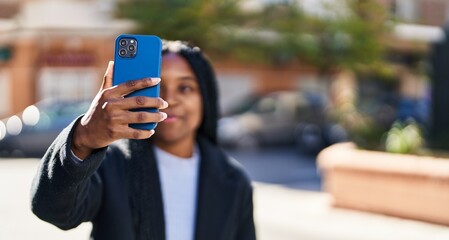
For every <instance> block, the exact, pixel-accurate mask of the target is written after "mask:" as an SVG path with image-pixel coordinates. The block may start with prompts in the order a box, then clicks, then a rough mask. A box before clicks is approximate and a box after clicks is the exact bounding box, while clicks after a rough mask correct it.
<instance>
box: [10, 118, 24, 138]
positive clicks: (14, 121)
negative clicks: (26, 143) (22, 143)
mask: <svg viewBox="0 0 449 240" xmlns="http://www.w3.org/2000/svg"><path fill="white" fill-rule="evenodd" d="M6 131H7V132H8V133H9V134H11V135H19V134H20V132H22V121H21V120H20V118H19V117H17V116H16V115H14V116H12V117H10V118H9V119H8V122H6Z"/></svg>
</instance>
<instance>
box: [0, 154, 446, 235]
mask: <svg viewBox="0 0 449 240" xmlns="http://www.w3.org/2000/svg"><path fill="white" fill-rule="evenodd" d="M37 164H38V161H37V160H35V159H28V160H19V159H15V160H5V159H0V189H1V192H2V195H1V197H0V239H2V240H16V239H17V240H24V239H46V240H47V239H48V240H59V239H64V240H75V239H76V240H80V239H88V235H89V232H90V228H91V225H90V224H82V225H81V226H80V227H78V228H77V229H74V230H70V231H66V232H65V231H61V230H59V229H58V228H56V227H53V226H52V225H50V224H47V223H45V222H42V221H41V220H39V219H38V218H37V217H35V216H34V215H33V214H32V213H31V211H30V210H29V189H30V184H31V180H32V178H33V175H34V173H35V172H36V167H37ZM329 201H330V199H329V196H328V195H327V194H326V193H321V192H307V191H299V190H294V189H289V188H285V187H280V186H277V185H267V184H261V183H255V193H254V205H255V218H256V227H257V233H258V239H259V240H449V227H444V226H439V225H432V224H427V223H422V222H417V221H410V220H403V219H397V218H392V217H386V216H382V215H374V214H369V213H363V212H356V211H349V210H343V209H335V208H332V207H330V204H329ZM448 204H449V203H448Z"/></svg>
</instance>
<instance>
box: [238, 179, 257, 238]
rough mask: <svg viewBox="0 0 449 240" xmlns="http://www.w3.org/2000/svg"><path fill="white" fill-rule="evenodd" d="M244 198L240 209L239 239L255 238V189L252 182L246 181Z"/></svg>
mask: <svg viewBox="0 0 449 240" xmlns="http://www.w3.org/2000/svg"><path fill="white" fill-rule="evenodd" d="M242 196H243V199H242V204H241V209H240V213H241V214H240V221H239V226H238V230H237V238H236V239H237V240H255V239H256V230H255V227H254V216H253V215H254V214H253V189H252V186H251V183H250V182H249V180H248V182H246V183H245V186H244V191H243V195H242Z"/></svg>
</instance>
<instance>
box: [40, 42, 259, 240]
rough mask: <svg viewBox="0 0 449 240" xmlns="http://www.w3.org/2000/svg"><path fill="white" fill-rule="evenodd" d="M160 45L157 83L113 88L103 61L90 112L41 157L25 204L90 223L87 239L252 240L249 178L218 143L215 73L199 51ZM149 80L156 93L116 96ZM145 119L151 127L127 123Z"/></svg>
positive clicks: (50, 216)
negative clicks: (158, 93) (150, 110)
mask: <svg viewBox="0 0 449 240" xmlns="http://www.w3.org/2000/svg"><path fill="white" fill-rule="evenodd" d="M162 49H163V50H162V56H163V57H162V69H161V77H162V80H161V79H159V78H151V79H148V78H145V79H140V80H135V79H132V80H135V81H134V82H133V83H134V84H127V83H126V82H124V83H121V84H119V85H118V86H117V87H113V86H112V78H113V76H112V69H113V62H111V63H110V64H109V67H108V69H107V71H106V74H105V80H104V82H103V86H102V87H101V89H100V91H99V93H98V95H97V96H96V97H95V98H94V100H93V101H92V104H91V107H90V109H89V110H88V111H87V113H86V114H85V115H84V116H83V117H82V118H78V119H77V120H75V121H74V122H72V124H70V125H69V126H68V127H67V128H66V129H64V130H63V131H62V132H61V133H60V135H59V136H58V137H57V138H56V140H55V141H54V142H53V144H52V145H51V146H50V148H49V149H48V151H47V153H46V155H45V156H44V158H43V159H42V162H41V167H40V168H39V172H38V173H37V175H36V178H35V180H34V184H33V188H32V208H33V209H32V210H33V212H34V213H35V214H36V215H37V216H38V217H40V218H41V219H43V220H45V221H48V222H50V223H52V224H54V225H56V226H58V227H59V228H62V229H71V228H74V227H76V226H78V225H79V224H80V223H82V222H86V221H91V222H93V230H92V238H93V239H109V240H114V239H117V240H121V239H131V240H132V239H136V240H146V239H155V240H209V239H222V240H240V239H245V240H254V239H255V238H256V237H255V228H254V221H253V203H252V186H251V183H250V180H249V178H248V176H247V175H246V173H245V172H244V170H243V169H242V167H241V166H240V165H239V164H238V163H237V162H236V161H235V160H233V159H231V158H230V157H228V156H227V155H226V154H225V153H224V152H223V151H222V150H221V149H220V148H219V146H218V145H217V121H218V96H217V95H218V93H217V92H218V91H217V87H216V81H215V74H214V72H213V69H212V67H211V65H210V63H209V61H208V60H207V59H206V58H205V56H204V55H203V54H202V52H201V51H200V49H199V48H198V47H194V46H191V45H189V44H186V43H184V42H180V41H164V42H163V48H162ZM156 84H160V89H161V97H162V99H161V98H148V97H143V96H138V97H129V96H128V97H125V98H124V97H123V96H125V95H128V94H129V93H130V92H133V91H137V90H140V89H143V88H146V87H153V86H155V85H156ZM163 99H165V100H163ZM106 102H107V103H108V104H107V105H106V106H105V103H106ZM103 106H105V107H103ZM142 108H154V109H159V110H161V111H164V112H154V113H148V112H143V111H141V112H138V111H136V110H135V109H142ZM131 110H134V111H131ZM146 122H156V123H158V127H157V128H156V133H155V132H154V130H151V131H146V130H137V129H133V128H131V127H129V124H132V123H146ZM154 133H155V135H154V137H152V136H153V134H154ZM74 186H76V187H74ZM117 226H120V227H117Z"/></svg>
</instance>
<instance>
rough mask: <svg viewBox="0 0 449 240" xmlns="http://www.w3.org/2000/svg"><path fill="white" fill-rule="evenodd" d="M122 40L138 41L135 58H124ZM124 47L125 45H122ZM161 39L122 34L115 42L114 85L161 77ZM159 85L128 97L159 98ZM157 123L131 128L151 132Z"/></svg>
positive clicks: (133, 125)
mask: <svg viewBox="0 0 449 240" xmlns="http://www.w3.org/2000/svg"><path fill="white" fill-rule="evenodd" d="M122 39H126V40H128V39H134V40H135V41H136V47H135V53H134V55H133V57H123V56H121V55H120V53H119V49H120V44H121V42H120V41H121V40H122ZM122 46H123V45H122ZM161 48H162V42H161V39H160V38H159V37H157V36H152V35H133V34H122V35H120V36H118V37H117V39H116V41H115V54H114V77H113V85H118V84H121V83H123V82H126V81H130V80H139V79H142V78H147V77H160V71H161V70H160V69H161ZM159 89H160V87H159V84H158V85H156V86H153V87H149V88H145V89H141V90H138V91H135V92H133V93H131V94H129V95H127V96H126V97H128V96H146V97H159V91H160V90H159ZM132 111H148V112H158V109H150V108H145V109H143V108H140V109H133V110H132ZM156 125H157V123H138V124H130V127H132V128H137V129H144V130H151V129H154V128H155V127H156Z"/></svg>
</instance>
